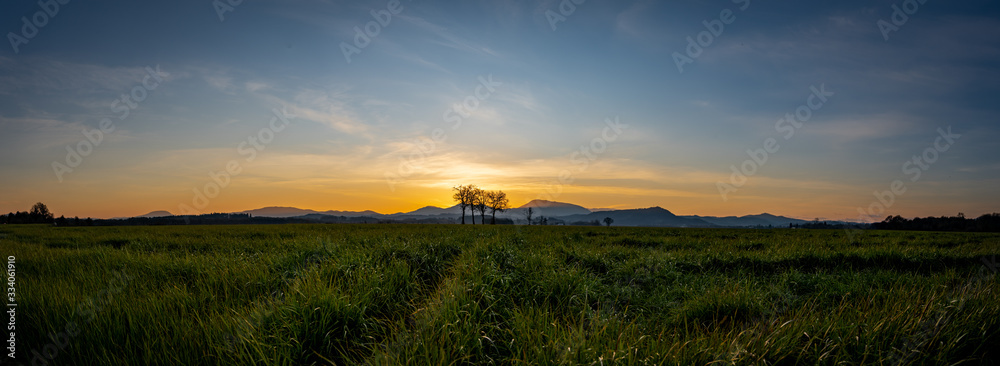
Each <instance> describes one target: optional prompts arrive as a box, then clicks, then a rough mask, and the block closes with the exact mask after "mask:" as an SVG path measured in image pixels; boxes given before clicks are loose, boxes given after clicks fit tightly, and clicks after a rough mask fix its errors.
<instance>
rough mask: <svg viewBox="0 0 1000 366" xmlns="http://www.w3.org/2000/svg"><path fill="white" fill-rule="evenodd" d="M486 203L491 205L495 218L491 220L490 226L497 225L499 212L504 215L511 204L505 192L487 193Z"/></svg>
mask: <svg viewBox="0 0 1000 366" xmlns="http://www.w3.org/2000/svg"><path fill="white" fill-rule="evenodd" d="M486 201H487V202H486V203H487V204H488V205H489V208H490V210H491V212H490V214H492V215H493V218H492V219H491V220H490V224H493V225H496V224H497V211H500V213H503V212H504V211H507V209H509V208H510V206H509V205H510V202H508V201H507V193H504V191H489V192H486Z"/></svg>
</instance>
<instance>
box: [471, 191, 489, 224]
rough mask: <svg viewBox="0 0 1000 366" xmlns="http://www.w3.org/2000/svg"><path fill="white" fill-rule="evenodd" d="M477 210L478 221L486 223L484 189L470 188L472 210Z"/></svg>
mask: <svg viewBox="0 0 1000 366" xmlns="http://www.w3.org/2000/svg"><path fill="white" fill-rule="evenodd" d="M476 211H479V223H480V224H483V225H485V224H486V191H484V190H482V189H479V188H474V189H473V190H472V212H473V215H475V212H476Z"/></svg>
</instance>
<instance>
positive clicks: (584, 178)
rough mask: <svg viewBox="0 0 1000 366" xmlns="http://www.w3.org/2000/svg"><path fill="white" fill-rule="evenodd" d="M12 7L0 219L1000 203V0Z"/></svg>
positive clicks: (227, 1)
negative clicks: (469, 206) (502, 205)
mask: <svg viewBox="0 0 1000 366" xmlns="http://www.w3.org/2000/svg"><path fill="white" fill-rule="evenodd" d="M62 1H66V3H65V4H63V3H61V2H62ZM0 8H2V9H3V11H2V12H0V31H2V32H4V34H5V35H6V37H5V38H4V39H5V41H6V42H5V43H3V44H0V184H2V185H3V186H4V189H3V190H2V193H0V212H9V211H18V210H20V211H26V210H28V209H29V208H30V207H31V205H32V204H34V203H35V202H43V203H45V204H46V205H48V207H49V209H50V210H51V211H53V212H54V213H55V214H56V216H59V215H65V216H67V217H72V216H80V217H95V218H98V217H102V218H106V217H121V216H134V215H141V214H145V213H147V212H150V211H154V210H167V211H170V212H172V213H174V214H191V213H209V212H235V211H242V210H248V209H254V208H260V207H266V206H294V207H299V208H306V209H315V210H352V211H360V210H368V209H370V210H375V211H378V212H382V213H394V212H405V211H412V210H415V209H417V208H420V207H423V206H428V205H434V206H439V207H447V206H451V205H453V204H454V202H453V201H452V199H451V187H453V186H456V185H461V184H476V185H478V186H480V187H483V188H485V189H499V190H503V191H505V192H507V193H508V196H509V197H510V200H511V204H512V205H514V206H519V205H522V204H524V203H526V202H528V201H530V200H533V199H547V200H552V201H560V202H570V203H574V204H578V205H581V206H584V207H588V208H620V209H624V208H643V207H653V206H660V207H663V208H666V209H668V210H671V211H672V212H674V213H676V214H685V215H690V214H697V215H714V216H730V215H747V214H758V213H762V212H768V213H772V214H777V215H784V216H789V217H797V218H805V219H812V218H821V219H847V220H881V219H882V218H884V217H885V216H888V215H902V216H904V217H914V216H921V217H923V216H942V215H949V216H950V215H955V214H957V213H959V212H961V213H964V214H965V215H966V216H969V217H975V216H979V215H982V214H985V213H990V212H997V211H1000V193H998V192H997V187H1000V157H998V154H997V153H998V152H1000V143H998V141H1000V123H998V122H1000V121H998V117H997V116H998V115H1000V114H998V113H1000V103H998V97H1000V11H998V10H1000V7H998V6H997V5H995V4H994V3H993V2H989V1H962V2H946V1H940V0H927V1H925V2H923V3H920V2H918V1H916V0H909V1H836V2H794V1H771V2H764V1H758V0H735V1H730V0H727V1H670V2H656V1H601V0H585V1H579V3H578V2H577V1H573V0H564V1H447V2H443V1H442V2H436V1H408V0H402V1H384V0H377V1H319V0H316V1H312V0H283V1H268V0H247V1H240V0H216V1H214V2H213V1H209V0H199V1H187V0H182V1H99V0H95V1H68V0H59V1H56V0H49V1H48V2H46V1H45V0H43V1H41V2H38V1H6V2H4V3H3V5H0ZM748 151H749V152H748ZM734 172H736V173H734Z"/></svg>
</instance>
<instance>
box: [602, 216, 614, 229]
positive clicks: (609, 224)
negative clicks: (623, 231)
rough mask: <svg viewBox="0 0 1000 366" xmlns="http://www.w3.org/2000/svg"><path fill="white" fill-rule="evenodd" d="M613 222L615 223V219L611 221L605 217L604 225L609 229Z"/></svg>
mask: <svg viewBox="0 0 1000 366" xmlns="http://www.w3.org/2000/svg"><path fill="white" fill-rule="evenodd" d="M613 222H615V219H612V218H610V217H605V218H604V224H605V225H608V227H611V223H613Z"/></svg>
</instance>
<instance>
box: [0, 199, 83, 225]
mask: <svg viewBox="0 0 1000 366" xmlns="http://www.w3.org/2000/svg"><path fill="white" fill-rule="evenodd" d="M56 220H59V221H60V222H62V223H64V224H66V225H70V224H75V225H87V224H88V223H91V224H92V223H93V220H90V218H87V219H83V220H81V219H80V218H79V217H76V218H72V219H67V218H65V217H62V216H60V217H59V218H58V219H56V218H55V215H53V214H52V212H49V207H48V206H45V204H44V203H41V202H38V203H36V204H35V205H34V206H31V210H29V211H17V212H11V213H8V214H6V215H0V224H53V223H55V222H56Z"/></svg>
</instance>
